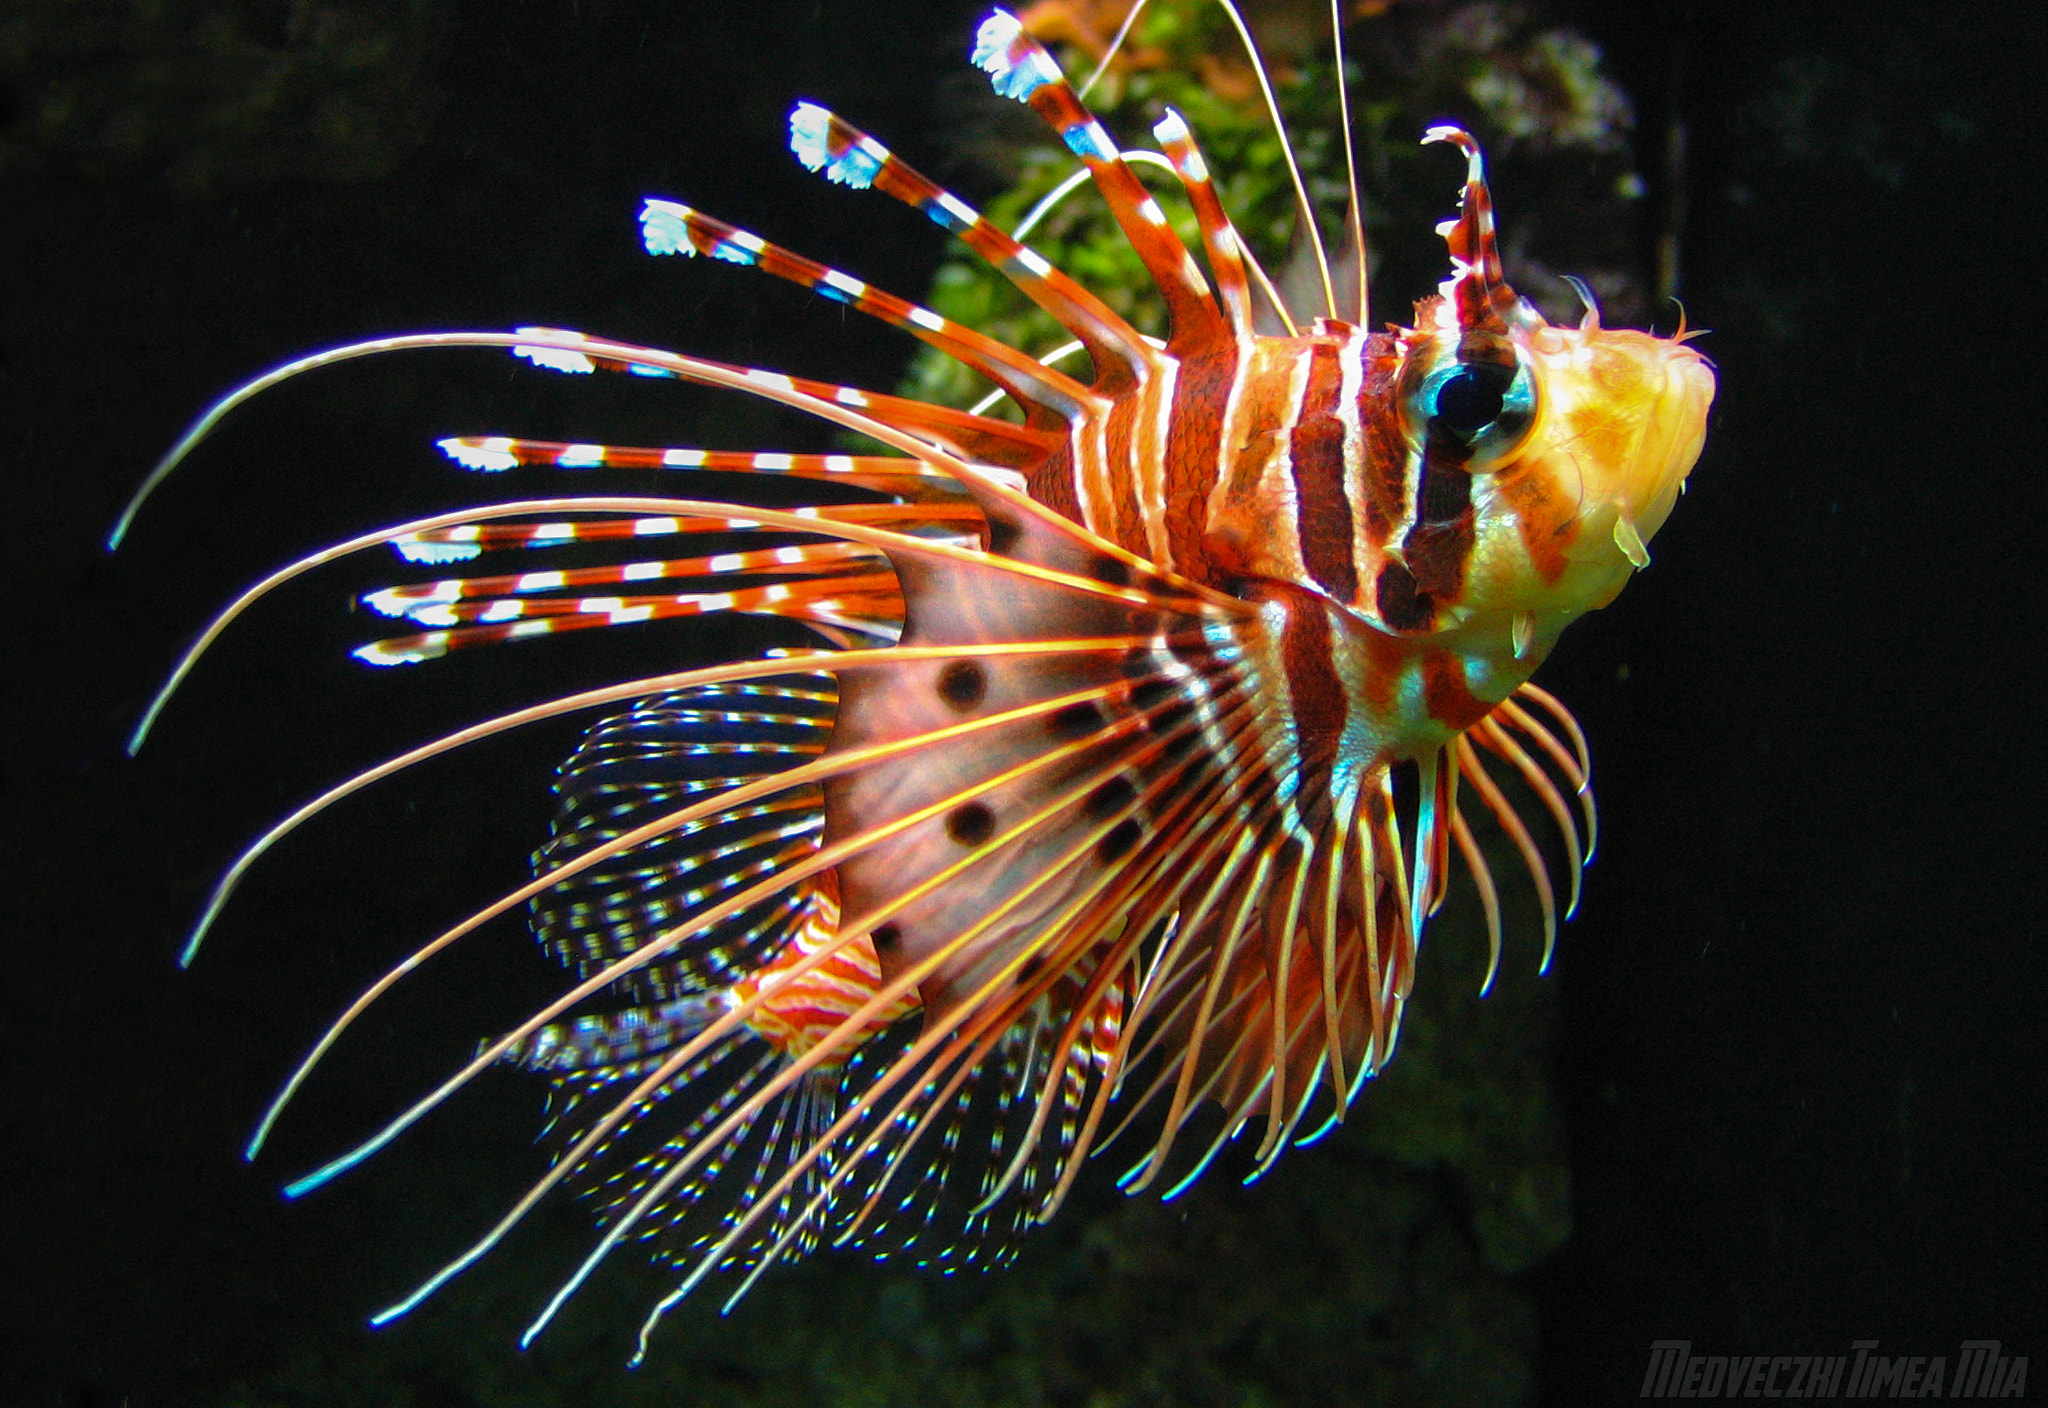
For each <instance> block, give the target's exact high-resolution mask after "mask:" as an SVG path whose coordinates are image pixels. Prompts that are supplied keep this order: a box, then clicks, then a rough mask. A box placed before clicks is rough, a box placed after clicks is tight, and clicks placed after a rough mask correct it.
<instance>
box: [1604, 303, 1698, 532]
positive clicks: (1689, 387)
mask: <svg viewBox="0 0 2048 1408" xmlns="http://www.w3.org/2000/svg"><path fill="white" fill-rule="evenodd" d="M1663 351H1664V359H1663V360H1664V366H1663V375H1662V377H1661V378H1660V379H1659V380H1660V382H1661V384H1660V385H1659V386H1658V388H1657V390H1656V392H1655V394H1654V395H1653V396H1652V397H1650V398H1649V404H1648V405H1647V406H1646V407H1645V413H1644V416H1643V424H1642V438H1641V439H1640V440H1639V441H1638V443H1637V448H1636V453H1635V455H1634V456H1633V457H1632V459H1633V472H1632V473H1630V474H1629V475H1627V476H1626V482H1625V483H1624V484H1622V485H1621V486H1620V488H1621V492H1620V494H1619V495H1617V499H1618V504H1617V507H1618V508H1620V510H1621V512H1622V513H1623V514H1625V515H1626V516H1627V517H1628V518H1629V520H1630V521H1631V522H1632V523H1633V524H1634V525H1635V529H1636V532H1637V533H1638V534H1639V535H1640V536H1641V537H1642V539H1643V541H1645V542H1648V541H1649V539H1650V538H1651V537H1652V536H1654V535H1655V534H1656V532H1657V530H1658V529H1660V528H1662V527H1663V526H1664V520H1665V519H1666V518H1668V517H1669V516H1670V514H1671V506H1672V504H1673V503H1675V502H1677V499H1678V493H1679V490H1680V488H1682V487H1683V485H1684V484H1685V480H1686V476H1687V475H1689V474H1691V473H1692V467H1693V465H1694V464H1696V463H1698V461H1699V457H1700V449H1701V447H1702V446H1703V445H1705V443H1706V438H1707V409H1708V407H1710V406H1711V405H1712V404H1713V401H1714V391H1715V381H1714V371H1713V366H1712V364H1711V363H1709V362H1708V361H1707V359H1706V358H1705V357H1702V356H1701V355H1700V354H1699V353H1697V352H1695V351H1693V350H1692V349H1691V348H1690V347H1686V346H1683V345H1681V344H1680V343H1678V342H1676V341H1673V342H1669V343H1665V344H1663Z"/></svg>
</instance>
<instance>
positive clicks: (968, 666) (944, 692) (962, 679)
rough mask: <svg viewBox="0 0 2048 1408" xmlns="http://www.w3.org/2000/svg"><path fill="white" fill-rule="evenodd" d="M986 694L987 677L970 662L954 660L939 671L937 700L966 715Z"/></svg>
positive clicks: (978, 667)
mask: <svg viewBox="0 0 2048 1408" xmlns="http://www.w3.org/2000/svg"><path fill="white" fill-rule="evenodd" d="M987 693H988V676H987V675H986V674H985V673H983V671H982V668H981V666H979V665H977V664H976V663H975V662H974V661H972V660H955V661H953V662H952V663H951V664H949V665H947V666H946V668H945V669H943V670H941V671H939V698H941V699H943V700H945V701H946V703H947V705H948V706H950V707H951V708H953V709H955V710H958V711H959V712H960V713H963V714H964V713H966V712H967V711H968V710H969V709H972V708H973V707H974V706H975V705H977V704H979V703H981V699H982V696H983V695H985V694H987Z"/></svg>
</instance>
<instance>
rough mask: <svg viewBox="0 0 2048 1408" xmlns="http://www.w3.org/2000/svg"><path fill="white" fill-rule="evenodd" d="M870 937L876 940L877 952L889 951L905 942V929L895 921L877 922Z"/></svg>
mask: <svg viewBox="0 0 2048 1408" xmlns="http://www.w3.org/2000/svg"><path fill="white" fill-rule="evenodd" d="M868 938H869V939H870V940H872V941H873V942H874V945H875V952H877V953H888V952H890V951H891V950H893V949H894V948H895V947H896V945H898V944H900V943H902V942H903V929H902V926H900V925H897V924H893V923H891V924H877V925H876V926H875V929H874V932H873V933H871V934H869V935H868Z"/></svg>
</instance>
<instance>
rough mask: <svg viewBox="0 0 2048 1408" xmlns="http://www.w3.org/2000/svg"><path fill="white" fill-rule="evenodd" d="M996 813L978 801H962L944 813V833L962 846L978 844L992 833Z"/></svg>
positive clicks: (994, 826) (994, 827)
mask: <svg viewBox="0 0 2048 1408" xmlns="http://www.w3.org/2000/svg"><path fill="white" fill-rule="evenodd" d="M995 829H996V814H995V813H994V812H992V811H990V810H989V809H988V808H987V807H985V806H983V805H982V804H981V803H980V802H962V803H961V804H960V805H959V806H957V807H955V808H953V810H952V811H950V812H948V813H946V834H947V835H948V836H951V837H952V838H953V840H954V841H955V842H957V843H958V844H960V845H962V846H978V845H980V844H981V843H982V842H983V841H986V840H987V839H988V838H989V837H990V836H991V835H993V834H994V832H995Z"/></svg>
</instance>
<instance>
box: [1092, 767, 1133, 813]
mask: <svg viewBox="0 0 2048 1408" xmlns="http://www.w3.org/2000/svg"><path fill="white" fill-rule="evenodd" d="M1137 795H1138V789H1137V788H1135V787H1133V786H1131V784H1130V782H1129V781H1128V780H1127V779H1125V778H1121V777H1112V778H1111V779H1110V780H1109V781H1107V782H1105V783H1103V784H1102V785H1101V786H1100V787H1098V788H1096V789H1095V790H1094V791H1093V792H1090V793H1089V794H1088V801H1087V805H1086V810H1087V813H1088V819H1089V820H1090V821H1106V820H1108V819H1109V818H1110V817H1112V816H1115V815H1116V814H1117V813H1118V812H1120V811H1122V810H1123V809H1124V808H1125V807H1127V806H1129V805H1130V802H1131V798H1133V797H1135V796H1137Z"/></svg>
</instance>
